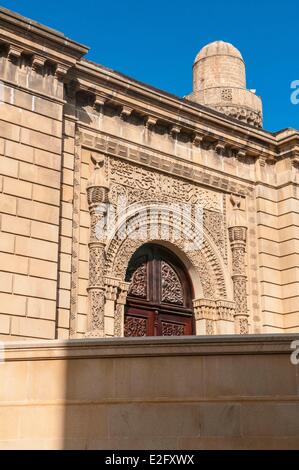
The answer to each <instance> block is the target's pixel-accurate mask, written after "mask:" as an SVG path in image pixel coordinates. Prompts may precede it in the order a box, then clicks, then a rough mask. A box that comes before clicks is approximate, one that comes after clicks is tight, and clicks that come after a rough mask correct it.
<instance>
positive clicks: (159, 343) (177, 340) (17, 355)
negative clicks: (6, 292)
mask: <svg viewBox="0 0 299 470" xmlns="http://www.w3.org/2000/svg"><path fill="white" fill-rule="evenodd" d="M298 339H299V335H298V334H282V335H280V334H277V335H271V334H269V335H267V334H266V335H261V334H260V335H246V336H239V335H232V336H230V335H224V336H192V337H191V336H185V337H169V338H167V337H156V338H154V337H150V338H138V337H136V338H113V339H108V338H100V339H89V338H84V339H73V340H66V341H57V340H51V341H25V342H22V341H17V342H7V343H5V344H4V346H3V359H4V361H5V362H7V361H26V360H28V359H30V360H31V361H36V360H57V359H79V358H91V359H96V358H107V357H144V356H147V357H163V356H164V357H165V356H168V357H169V356H196V355H197V356H211V355H212V356H213V355H219V354H220V355H223V354H230V355H241V354H249V355H250V354H253V355H256V354H259V355H264V354H288V355H289V354H291V352H292V349H291V343H292V341H294V340H298Z"/></svg>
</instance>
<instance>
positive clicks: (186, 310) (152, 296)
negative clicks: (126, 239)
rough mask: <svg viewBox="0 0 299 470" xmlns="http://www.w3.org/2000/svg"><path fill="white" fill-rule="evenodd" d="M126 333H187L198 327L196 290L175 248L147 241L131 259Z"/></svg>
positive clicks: (127, 279) (162, 334) (143, 334)
mask: <svg viewBox="0 0 299 470" xmlns="http://www.w3.org/2000/svg"><path fill="white" fill-rule="evenodd" d="M126 281H127V282H131V285H130V288H129V291H128V296H127V304H126V307H125V324H124V335H125V336H183V335H192V334H193V331H194V325H193V310H192V298H193V290H192V286H191V282H190V279H189V276H188V273H187V272H186V269H185V267H184V265H183V264H182V263H181V261H180V260H179V259H178V258H177V256H175V255H174V254H173V253H172V252H171V251H169V250H168V249H166V248H165V247H161V246H159V245H156V244H146V245H143V246H142V247H141V248H139V250H137V251H136V253H135V254H134V255H133V257H132V258H131V260H130V263H129V266H128V269H127V273H126Z"/></svg>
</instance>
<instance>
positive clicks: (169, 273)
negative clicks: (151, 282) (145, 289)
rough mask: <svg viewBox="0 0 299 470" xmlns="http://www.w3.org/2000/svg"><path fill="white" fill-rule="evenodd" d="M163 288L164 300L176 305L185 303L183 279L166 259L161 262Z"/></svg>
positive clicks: (162, 296)
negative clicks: (181, 279)
mask: <svg viewBox="0 0 299 470" xmlns="http://www.w3.org/2000/svg"><path fill="white" fill-rule="evenodd" d="M161 290H162V294H161V300H162V302H169V303H172V304H176V305H183V304H184V297H183V289H182V284H181V281H180V279H179V277H178V275H177V274H176V272H175V271H174V269H173V268H172V267H171V266H169V264H168V263H166V262H165V261H162V262H161Z"/></svg>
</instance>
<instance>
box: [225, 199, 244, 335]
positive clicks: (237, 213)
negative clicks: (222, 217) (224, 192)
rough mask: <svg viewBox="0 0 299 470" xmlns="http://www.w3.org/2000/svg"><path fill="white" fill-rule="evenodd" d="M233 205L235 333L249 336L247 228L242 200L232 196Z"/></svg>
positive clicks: (231, 227) (229, 230) (231, 229)
mask: <svg viewBox="0 0 299 470" xmlns="http://www.w3.org/2000/svg"><path fill="white" fill-rule="evenodd" d="M231 203H232V206H233V214H232V217H231V220H230V224H229V225H230V226H229V229H228V232H229V241H230V244H231V252H232V280H233V288H234V300H235V304H236V313H235V331H236V333H238V334H247V333H249V325H248V316H249V315H248V308H247V290H246V289H247V276H246V270H245V263H246V261H245V251H246V238H247V227H246V223H245V220H244V218H243V214H242V211H241V199H240V198H236V197H233V196H231Z"/></svg>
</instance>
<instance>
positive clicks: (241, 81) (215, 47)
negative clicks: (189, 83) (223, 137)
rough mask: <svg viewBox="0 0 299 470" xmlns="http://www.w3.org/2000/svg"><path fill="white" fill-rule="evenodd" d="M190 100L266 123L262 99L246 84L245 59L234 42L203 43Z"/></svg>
mask: <svg viewBox="0 0 299 470" xmlns="http://www.w3.org/2000/svg"><path fill="white" fill-rule="evenodd" d="M187 98H188V99H189V100H191V101H194V102H196V103H200V104H203V105H205V106H207V107H209V108H213V109H215V110H217V111H220V112H222V113H224V114H226V115H227V116H231V117H233V118H236V119H239V120H240V121H243V122H246V123H247V124H251V125H253V126H256V127H262V102H261V99H260V98H259V97H258V96H256V95H255V91H253V90H248V89H247V88H246V70H245V63H244V60H243V57H242V55H241V53H240V52H239V51H238V49H236V48H235V47H234V46H233V45H232V44H229V43H227V42H223V41H215V42H212V43H211V44H208V45H207V46H205V47H203V48H202V49H201V51H200V52H199V53H198V54H197V56H196V58H195V61H194V65H193V92H192V93H191V94H190V95H189V96H188V97H187Z"/></svg>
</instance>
